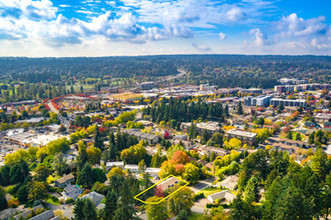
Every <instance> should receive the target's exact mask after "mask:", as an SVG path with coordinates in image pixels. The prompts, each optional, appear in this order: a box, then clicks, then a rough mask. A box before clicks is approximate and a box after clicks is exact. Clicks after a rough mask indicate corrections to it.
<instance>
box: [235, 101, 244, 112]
mask: <svg viewBox="0 0 331 220" xmlns="http://www.w3.org/2000/svg"><path fill="white" fill-rule="evenodd" d="M237 113H238V115H242V114H244V111H243V107H242V106H241V102H238V106H237Z"/></svg>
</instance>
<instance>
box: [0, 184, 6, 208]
mask: <svg viewBox="0 0 331 220" xmlns="http://www.w3.org/2000/svg"><path fill="white" fill-rule="evenodd" d="M7 207H8V203H7V199H6V192H5V190H4V189H3V188H2V186H0V211H1V210H4V209H6V208H7Z"/></svg>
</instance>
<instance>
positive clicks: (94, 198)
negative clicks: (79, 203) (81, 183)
mask: <svg viewBox="0 0 331 220" xmlns="http://www.w3.org/2000/svg"><path fill="white" fill-rule="evenodd" d="M81 198H82V199H85V198H88V199H91V201H92V202H93V203H94V205H95V206H98V205H99V204H100V202H101V201H102V200H103V199H104V198H105V196H104V195H101V194H100V193H97V192H94V191H93V192H90V193H88V194H86V195H84V196H82V197H81Z"/></svg>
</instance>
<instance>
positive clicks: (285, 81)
mask: <svg viewBox="0 0 331 220" xmlns="http://www.w3.org/2000/svg"><path fill="white" fill-rule="evenodd" d="M278 82H280V83H281V84H282V85H297V84H302V83H307V80H300V79H296V78H292V79H289V78H281V79H280V80H278Z"/></svg>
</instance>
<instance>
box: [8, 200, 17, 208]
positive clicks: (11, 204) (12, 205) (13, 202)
mask: <svg viewBox="0 0 331 220" xmlns="http://www.w3.org/2000/svg"><path fill="white" fill-rule="evenodd" d="M18 205H19V202H18V200H17V199H15V198H12V199H10V200H9V201H8V207H10V208H16V207H18Z"/></svg>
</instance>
